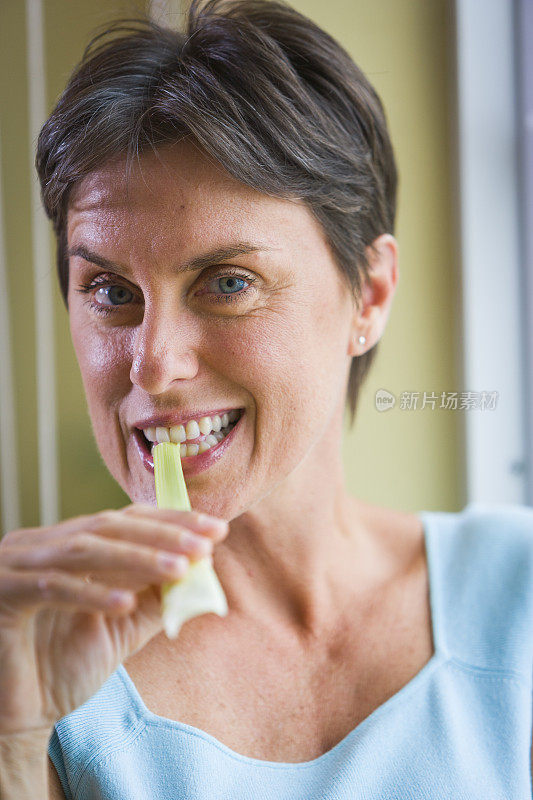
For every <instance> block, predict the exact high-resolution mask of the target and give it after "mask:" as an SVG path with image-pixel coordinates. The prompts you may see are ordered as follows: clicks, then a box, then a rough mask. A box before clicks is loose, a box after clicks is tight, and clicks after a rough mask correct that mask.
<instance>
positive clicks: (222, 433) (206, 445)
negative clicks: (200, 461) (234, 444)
mask: <svg viewBox="0 0 533 800" xmlns="http://www.w3.org/2000/svg"><path fill="white" fill-rule="evenodd" d="M238 421H239V420H235V422H230V424H229V425H228V426H227V427H226V428H221V430H219V431H217V432H215V431H212V432H211V433H210V434H209V436H207V437H206V439H210V437H213V438H214V439H216V442H213V441H212V439H211V440H210V441H209V442H207V441H206V440H205V439H203V440H202V441H201V442H198V443H195V444H186V443H185V442H182V443H181V444H180V458H186V457H188V456H197V455H198V454H199V453H205V451H206V450H211V448H212V447H215V446H216V445H217V444H218V443H219V442H221V441H222V439H224V438H225V437H226V436H227V435H228V433H229V432H230V431H231V430H232V429H233V428H234V427H235V425H236V424H237V422H238Z"/></svg>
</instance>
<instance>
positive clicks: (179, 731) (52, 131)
mask: <svg viewBox="0 0 533 800" xmlns="http://www.w3.org/2000/svg"><path fill="white" fill-rule="evenodd" d="M109 34H110V35H109V38H107V39H106V38H97V39H95V40H94V41H93V42H92V44H91V46H90V47H89V48H88V50H87V51H86V53H85V54H84V59H83V61H82V63H81V64H80V65H79V66H78V68H77V69H76V70H75V72H74V74H73V75H72V76H71V78H70V80H69V83H68V85H67V87H66V89H65V91H64V93H63V95H62V97H61V98H60V100H59V102H58V104H57V106H56V108H55V109H54V111H53V113H52V114H51V116H50V118H49V119H48V120H47V122H46V124H45V125H44V127H43V129H42V131H41V134H40V137H39V142H38V148H37V168H38V172H39V177H40V180H41V187H42V197H43V202H44V205H45V208H46V210H47V213H48V214H49V216H50V218H51V219H52V221H53V223H54V229H55V232H56V235H57V242H58V250H57V253H58V270H59V279H60V283H61V287H62V290H63V295H64V298H65V302H66V305H67V309H68V313H69V320H70V326H71V332H72V338H73V342H74V347H75V350H76V355H77V358H78V361H79V365H80V369H81V373H82V376H83V381H84V387H85V392H86V395H87V401H88V407H89V413H90V416H91V420H92V425H93V429H94V432H95V436H96V440H97V443H98V447H99V449H100V452H101V454H102V457H103V458H104V461H105V463H106V465H107V466H108V468H109V470H110V472H111V473H112V475H113V476H114V477H115V479H116V480H117V481H118V482H119V484H120V485H121V486H122V487H123V488H124V490H125V491H126V492H127V493H128V495H129V497H130V498H131V500H132V505H130V506H128V507H127V508H124V509H121V510H118V511H102V512H100V513H97V514H93V515H88V516H84V517H77V518H74V519H70V520H66V521H64V522H61V523H60V524H58V525H54V526H51V527H49V528H40V529H34V530H28V529H24V530H19V531H14V532H12V533H10V534H8V535H7V536H6V537H5V538H4V540H3V541H2V543H1V546H0V597H1V605H0V647H1V652H2V673H1V676H0V692H1V695H0V709H1V711H0V774H1V775H2V780H3V792H4V793H3V794H2V797H5V798H11V797H17V799H18V800H21V799H23V798H25V797H28V798H29V797H32V798H35V797H37V796H38V797H45V796H48V797H49V798H53V799H54V800H56V799H57V798H65V797H66V798H94V797H100V798H121V800H126V799H127V800H130V798H143V800H144V798H147V797H150V798H155V799H156V800H159V798H165V799H166V798H171V797H172V798H217V799H218V798H241V797H242V798H278V797H280V798H281V797H287V798H288V797H290V798H302V800H303V799H304V798H305V799H306V800H309V798H317V800H318V798H320V800H323V799H324V798H332V799H333V798H354V797H372V798H383V799H385V798H386V799H387V800H391V798H407V797H409V798H414V797H417V798H418V797H419V798H443V797H450V798H451V797H454V798H456V797H457V798H458V797H465V798H469V799H471V798H484V799H485V800H486V798H488V797H490V798H496V797H498V798H503V797H505V798H507V799H508V798H523V799H525V798H526V796H529V792H530V772H529V743H530V741H531V718H530V717H531V714H530V712H531V689H532V687H531V673H532V670H531V666H532V657H533V648H532V646H531V631H530V628H529V627H528V623H530V622H531V617H532V615H531V610H532V608H533V603H532V598H533V592H532V591H531V589H530V586H529V583H530V579H529V576H530V574H531V573H530V572H528V569H531V568H532V567H533V543H532V530H533V528H532V524H533V512H532V511H531V510H530V509H528V508H525V507H520V506H516V507H512V508H492V509H484V508H480V507H474V506H470V507H467V508H466V509H465V510H464V511H463V512H461V513H459V514H453V513H444V512H441V513H437V512H421V513H420V514H409V513H404V512H399V511H393V510H390V509H386V508H379V507H375V506H371V505H368V504H366V503H363V502H361V501H360V500H358V499H356V498H354V497H352V496H351V495H349V494H348V493H347V492H346V490H345V487H344V479H343V472H342V460H341V451H340V444H341V437H342V423H343V412H344V407H345V404H346V402H348V404H349V407H350V409H351V411H352V418H353V414H354V412H355V408H356V400H357V393H358V390H359V387H360V385H361V382H362V380H363V378H364V375H365V373H366V371H367V370H368V367H369V365H370V362H371V360H372V358H373V355H374V354H375V351H376V346H377V342H378V341H379V339H380V337H381V336H382V334H383V331H384V328H385V324H386V321H387V317H388V314H389V311H390V307H391V303H392V299H393V296H394V292H395V289H396V285H397V281H398V264H397V245H396V241H395V239H394V237H393V228H394V215H395V195H396V168H395V163H394V157H393V152H392V148H391V145H390V141H389V137H388V133H387V128H386V123H385V119H384V115H383V110H382V107H381V104H380V101H379V99H378V97H377V96H376V93H375V92H374V90H373V89H372V87H371V86H370V84H369V83H368V81H367V80H366V78H365V77H364V75H363V74H362V73H361V72H360V70H359V69H358V68H357V67H356V66H355V65H354V64H353V62H352V61H351V60H350V58H349V57H348V55H347V54H346V53H345V52H344V51H343V50H342V49H341V48H340V47H339V45H338V44H337V43H336V42H334V41H333V40H332V39H331V38H330V37H329V36H328V35H327V34H326V33H324V32H323V31H322V30H320V29H319V28H318V27H317V26H316V25H314V24H313V23H312V22H311V21H310V20H308V19H306V18H304V17H302V16H301V15H299V14H298V13H296V12H295V11H293V10H292V9H290V8H289V7H287V6H285V5H281V4H278V3H275V2H264V0H232V2H229V3H227V2H221V1H220V0H212V1H211V2H209V3H208V4H207V5H206V6H203V7H202V6H200V5H199V4H198V3H197V2H194V3H193V5H192V7H191V9H190V11H189V14H188V19H187V30H186V31H185V32H184V33H178V32H175V31H170V30H166V29H164V28H160V27H158V26H156V25H153V24H150V23H143V22H142V21H129V22H127V23H124V24H123V25H122V26H119V25H117V26H116V27H115V28H112V29H111V31H110V32H109ZM225 415H227V416H225ZM192 421H195V422H196V423H198V427H196V426H195V425H194V424H193V423H192ZM180 425H183V428H180V427H179V426H180ZM171 428H174V429H175V430H174V431H171V430H170V429H171ZM200 428H202V429H204V428H205V430H206V431H207V429H211V430H213V431H214V433H217V434H220V433H222V434H224V436H223V438H222V437H220V435H218V436H217V437H215V439H216V444H213V446H212V448H210V449H208V450H207V451H204V452H199V446H198V444H196V446H195V445H187V444H186V443H183V444H182V448H185V447H186V448H187V449H185V450H183V452H182V455H183V471H184V476H185V480H186V483H187V487H188V492H189V497H190V500H191V504H192V507H193V509H195V511H192V512H177V511H176V512H175V511H163V510H161V509H157V508H155V507H154V505H155V493H154V477H153V463H152V458H151V454H150V449H151V446H152V442H151V441H150V440H154V439H156V440H161V439H163V438H166V436H167V435H171V433H172V434H173V435H175V436H177V437H178V440H179V439H180V438H181V439H183V437H184V436H187V437H188V439H197V438H198V432H199V430H200ZM219 428H222V430H221V431H220V430H219ZM207 435H208V434H207V433H205V436H207ZM210 435H214V434H210ZM204 447H205V445H204ZM204 447H202V450H204ZM189 448H190V449H189ZM199 512H203V515H200V514H199ZM206 515H210V516H209V517H207V516H206ZM206 553H212V555H213V561H214V566H215V569H216V572H217V574H218V577H219V579H220V581H221V584H222V586H223V588H224V591H225V594H226V597H227V599H228V605H229V613H228V615H227V617H224V618H220V617H218V616H215V615H213V614H205V615H202V616H199V617H196V618H194V619H193V620H190V621H189V622H188V623H187V624H186V625H185V626H184V627H183V629H182V631H181V632H180V634H179V637H178V638H177V639H176V640H169V639H167V638H166V637H165V635H164V633H163V631H162V625H161V618H160V606H159V601H160V587H161V584H162V583H164V582H166V581H168V580H171V579H175V578H179V577H181V576H183V575H184V574H185V572H186V569H187V568H188V564H189V563H190V561H191V560H195V559H196V558H199V557H201V556H203V555H205V554H206ZM47 754H49V756H50V761H49V762H48V761H47ZM47 773H48V775H49V780H50V787H49V790H48V795H46V789H45V785H46V782H47Z"/></svg>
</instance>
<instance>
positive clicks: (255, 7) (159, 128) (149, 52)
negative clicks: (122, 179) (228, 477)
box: [35, 0, 397, 424]
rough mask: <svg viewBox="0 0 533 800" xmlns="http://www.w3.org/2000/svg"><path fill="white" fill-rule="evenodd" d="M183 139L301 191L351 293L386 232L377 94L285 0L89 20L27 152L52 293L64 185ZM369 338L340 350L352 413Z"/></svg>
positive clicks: (391, 194) (64, 282) (390, 207)
mask: <svg viewBox="0 0 533 800" xmlns="http://www.w3.org/2000/svg"><path fill="white" fill-rule="evenodd" d="M97 31H99V32H97ZM185 137H187V138H189V139H192V141H193V142H195V143H197V144H199V145H200V147H201V148H202V149H203V150H204V151H205V152H207V153H208V154H209V155H210V156H211V157H213V158H214V159H215V160H216V161H217V162H219V163H220V164H221V165H222V166H223V167H224V168H225V169H226V170H227V172H228V173H230V174H231V175H232V176H233V177H234V178H236V179H237V180H239V181H241V182H242V183H243V184H246V185H248V186H250V187H252V188H254V189H256V190H258V191H260V192H263V193H267V194H269V195H271V196H275V197H280V198H299V199H301V200H302V201H303V202H305V203H306V205H307V206H308V208H309V209H310V211H311V212H312V213H313V214H314V216H315V218H316V219H317V220H318V221H319V222H320V223H321V225H322V227H323V230H324V231H325V234H326V237H327V239H328V241H329V244H330V246H331V249H332V253H333V256H334V258H335V260H336V263H337V266H338V267H339V269H340V271H341V274H342V276H343V277H344V279H345V280H346V284H347V287H348V288H349V289H350V290H351V291H352V292H353V294H354V298H355V300H356V301H357V302H359V299H360V297H361V291H362V286H363V283H364V281H365V279H366V278H367V276H368V269H369V264H368V261H367V259H366V256H365V247H367V246H368V245H371V244H372V242H373V241H374V240H375V239H376V238H377V237H378V236H379V235H381V234H383V233H394V219H395V212H396V190H397V170H396V164H395V160H394V153H393V149H392V145H391V142H390V138H389V134H388V130H387V123H386V119H385V113H384V110H383V106H382V104H381V101H380V99H379V97H378V95H377V93H376V92H375V90H374V89H373V87H372V86H371V84H370V83H369V81H368V80H367V78H366V77H365V75H364V74H363V72H362V71H361V70H360V69H359V67H358V66H357V65H356V64H355V63H354V62H353V60H352V59H351V57H350V56H349V55H348V53H347V52H346V50H344V48H343V47H341V46H340V45H339V43H338V42H336V41H335V39H333V38H332V37H331V36H330V35H329V34H328V33H326V32H325V31H323V30H322V29H321V28H320V27H318V25H316V24H315V23H314V22H312V21H311V20H310V19H308V18H307V17H305V16H303V15H302V14H300V13H299V12H297V11H296V10H294V9H293V8H291V7H290V6H289V5H287V4H286V3H284V2H278V0H207V2H203V0H192V3H191V4H190V6H189V9H188V11H187V12H186V17H185V26H184V30H180V31H178V30H174V29H171V28H167V27H163V26H161V25H159V24H156V23H155V22H153V21H151V20H150V19H149V18H147V17H142V16H138V17H136V18H134V19H129V18H127V19H118V20H116V21H115V22H113V23H111V24H107V25H106V26H104V27H103V28H97V29H96V30H95V32H94V34H93V38H92V39H91V41H90V42H89V44H88V45H87V47H86V48H85V51H84V53H83V56H82V59H81V61H80V63H79V64H78V65H77V66H76V67H75V69H74V71H73V72H72V74H71V76H70V78H69V81H68V83H67V85H66V88H65V90H64V91H63V93H62V94H61V96H60V98H59V100H58V102H57V104H56V106H55V108H54V109H53V111H52V113H51V115H50V116H49V118H48V119H47V121H46V122H45V124H44V125H43V127H42V129H41V131H40V134H39V138H38V142H37V153H36V160H35V163H36V168H37V171H38V174H39V179H40V184H41V196H42V200H43V204H44V207H45V210H46V213H47V215H48V217H49V218H50V219H51V220H52V222H53V225H54V231H55V234H56V237H57V269H58V275H59V281H60V286H61V291H62V294H63V298H64V300H65V304H67V294H68V256H67V252H66V251H67V225H66V223H67V211H68V202H69V192H70V190H71V188H72V186H73V185H74V184H75V183H76V182H77V181H79V180H80V179H82V178H83V177H85V176H86V175H88V174H89V173H91V172H93V171H95V170H96V169H98V168H100V167H101V166H102V165H103V164H104V163H105V162H106V161H107V160H108V159H110V158H112V157H117V156H120V155H125V156H126V164H127V165H128V164H129V165H131V163H132V159H134V158H135V157H137V158H138V157H139V154H142V153H143V152H145V151H147V150H149V149H150V148H153V149H155V148H157V146H158V145H160V146H163V145H165V144H171V143H175V142H177V141H179V140H181V139H184V138H185ZM376 348H377V345H374V347H372V348H371V349H370V350H368V351H367V352H366V353H364V354H363V355H361V356H358V357H354V358H353V359H352V365H351V368H350V376H349V383H348V393H347V402H348V404H349V407H350V411H351V422H352V424H353V421H354V417H355V409H356V404H357V396H358V392H359V387H360V385H361V383H362V381H363V379H364V377H365V375H366V373H367V372H368V369H369V367H370V365H371V363H372V361H373V359H374V357H375V354H376Z"/></svg>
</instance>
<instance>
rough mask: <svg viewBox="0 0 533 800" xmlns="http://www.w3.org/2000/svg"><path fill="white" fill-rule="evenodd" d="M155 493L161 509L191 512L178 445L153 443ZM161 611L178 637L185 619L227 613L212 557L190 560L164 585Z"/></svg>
mask: <svg viewBox="0 0 533 800" xmlns="http://www.w3.org/2000/svg"><path fill="white" fill-rule="evenodd" d="M152 454H153V456H154V472H155V495H156V500H157V506H158V508H175V509H177V510H179V511H190V510H191V504H190V501H189V495H188V494H187V487H186V485H185V480H184V478H183V470H182V467H181V458H180V448H179V445H178V444H172V443H170V442H162V443H161V444H156V445H154V448H153V450H152ZM161 611H162V615H163V625H164V628H165V633H166V635H167V636H168V638H169V639H175V638H176V636H177V635H178V633H179V631H180V628H181V626H182V625H183V623H184V622H187V620H188V619H192V617H197V616H198V615H199V614H208V613H209V612H213V613H214V614H218V615H219V616H221V617H224V616H226V614H227V613H228V604H227V601H226V596H225V594H224V591H223V589H222V586H221V585H220V582H219V580H218V578H217V574H216V572H215V570H214V569H213V559H212V557H211V556H207V557H206V558H202V559H200V560H199V561H195V562H193V563H191V565H190V567H189V569H188V571H187V573H186V574H185V576H184V577H183V578H181V580H179V581H175V582H173V583H166V584H163V587H162V590H161Z"/></svg>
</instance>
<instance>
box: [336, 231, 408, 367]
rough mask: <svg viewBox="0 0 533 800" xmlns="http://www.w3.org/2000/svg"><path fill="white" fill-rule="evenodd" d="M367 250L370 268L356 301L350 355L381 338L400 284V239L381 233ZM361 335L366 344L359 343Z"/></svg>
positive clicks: (356, 353) (357, 353)
mask: <svg viewBox="0 0 533 800" xmlns="http://www.w3.org/2000/svg"><path fill="white" fill-rule="evenodd" d="M365 252H366V256H367V259H368V263H369V267H370V270H369V276H368V281H366V282H365V284H364V286H363V293H362V297H361V298H360V299H359V303H356V304H354V310H353V319H352V331H351V336H350V344H349V348H348V355H350V356H361V355H363V353H366V351H367V350H370V348H371V347H373V346H374V345H375V344H376V342H378V341H379V339H380V338H381V335H382V334H383V331H384V330H385V325H386V324H387V319H388V317H389V312H390V307H391V304H392V299H393V297H394V292H395V291H396V286H397V284H398V242H397V241H396V239H395V238H394V236H392V234H390V233H383V234H382V235H381V236H378V238H377V239H375V240H374V241H373V242H372V245H371V246H368V247H367V248H366V251H365ZM360 336H364V337H365V342H364V344H361V343H360V342H359V337H360Z"/></svg>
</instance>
